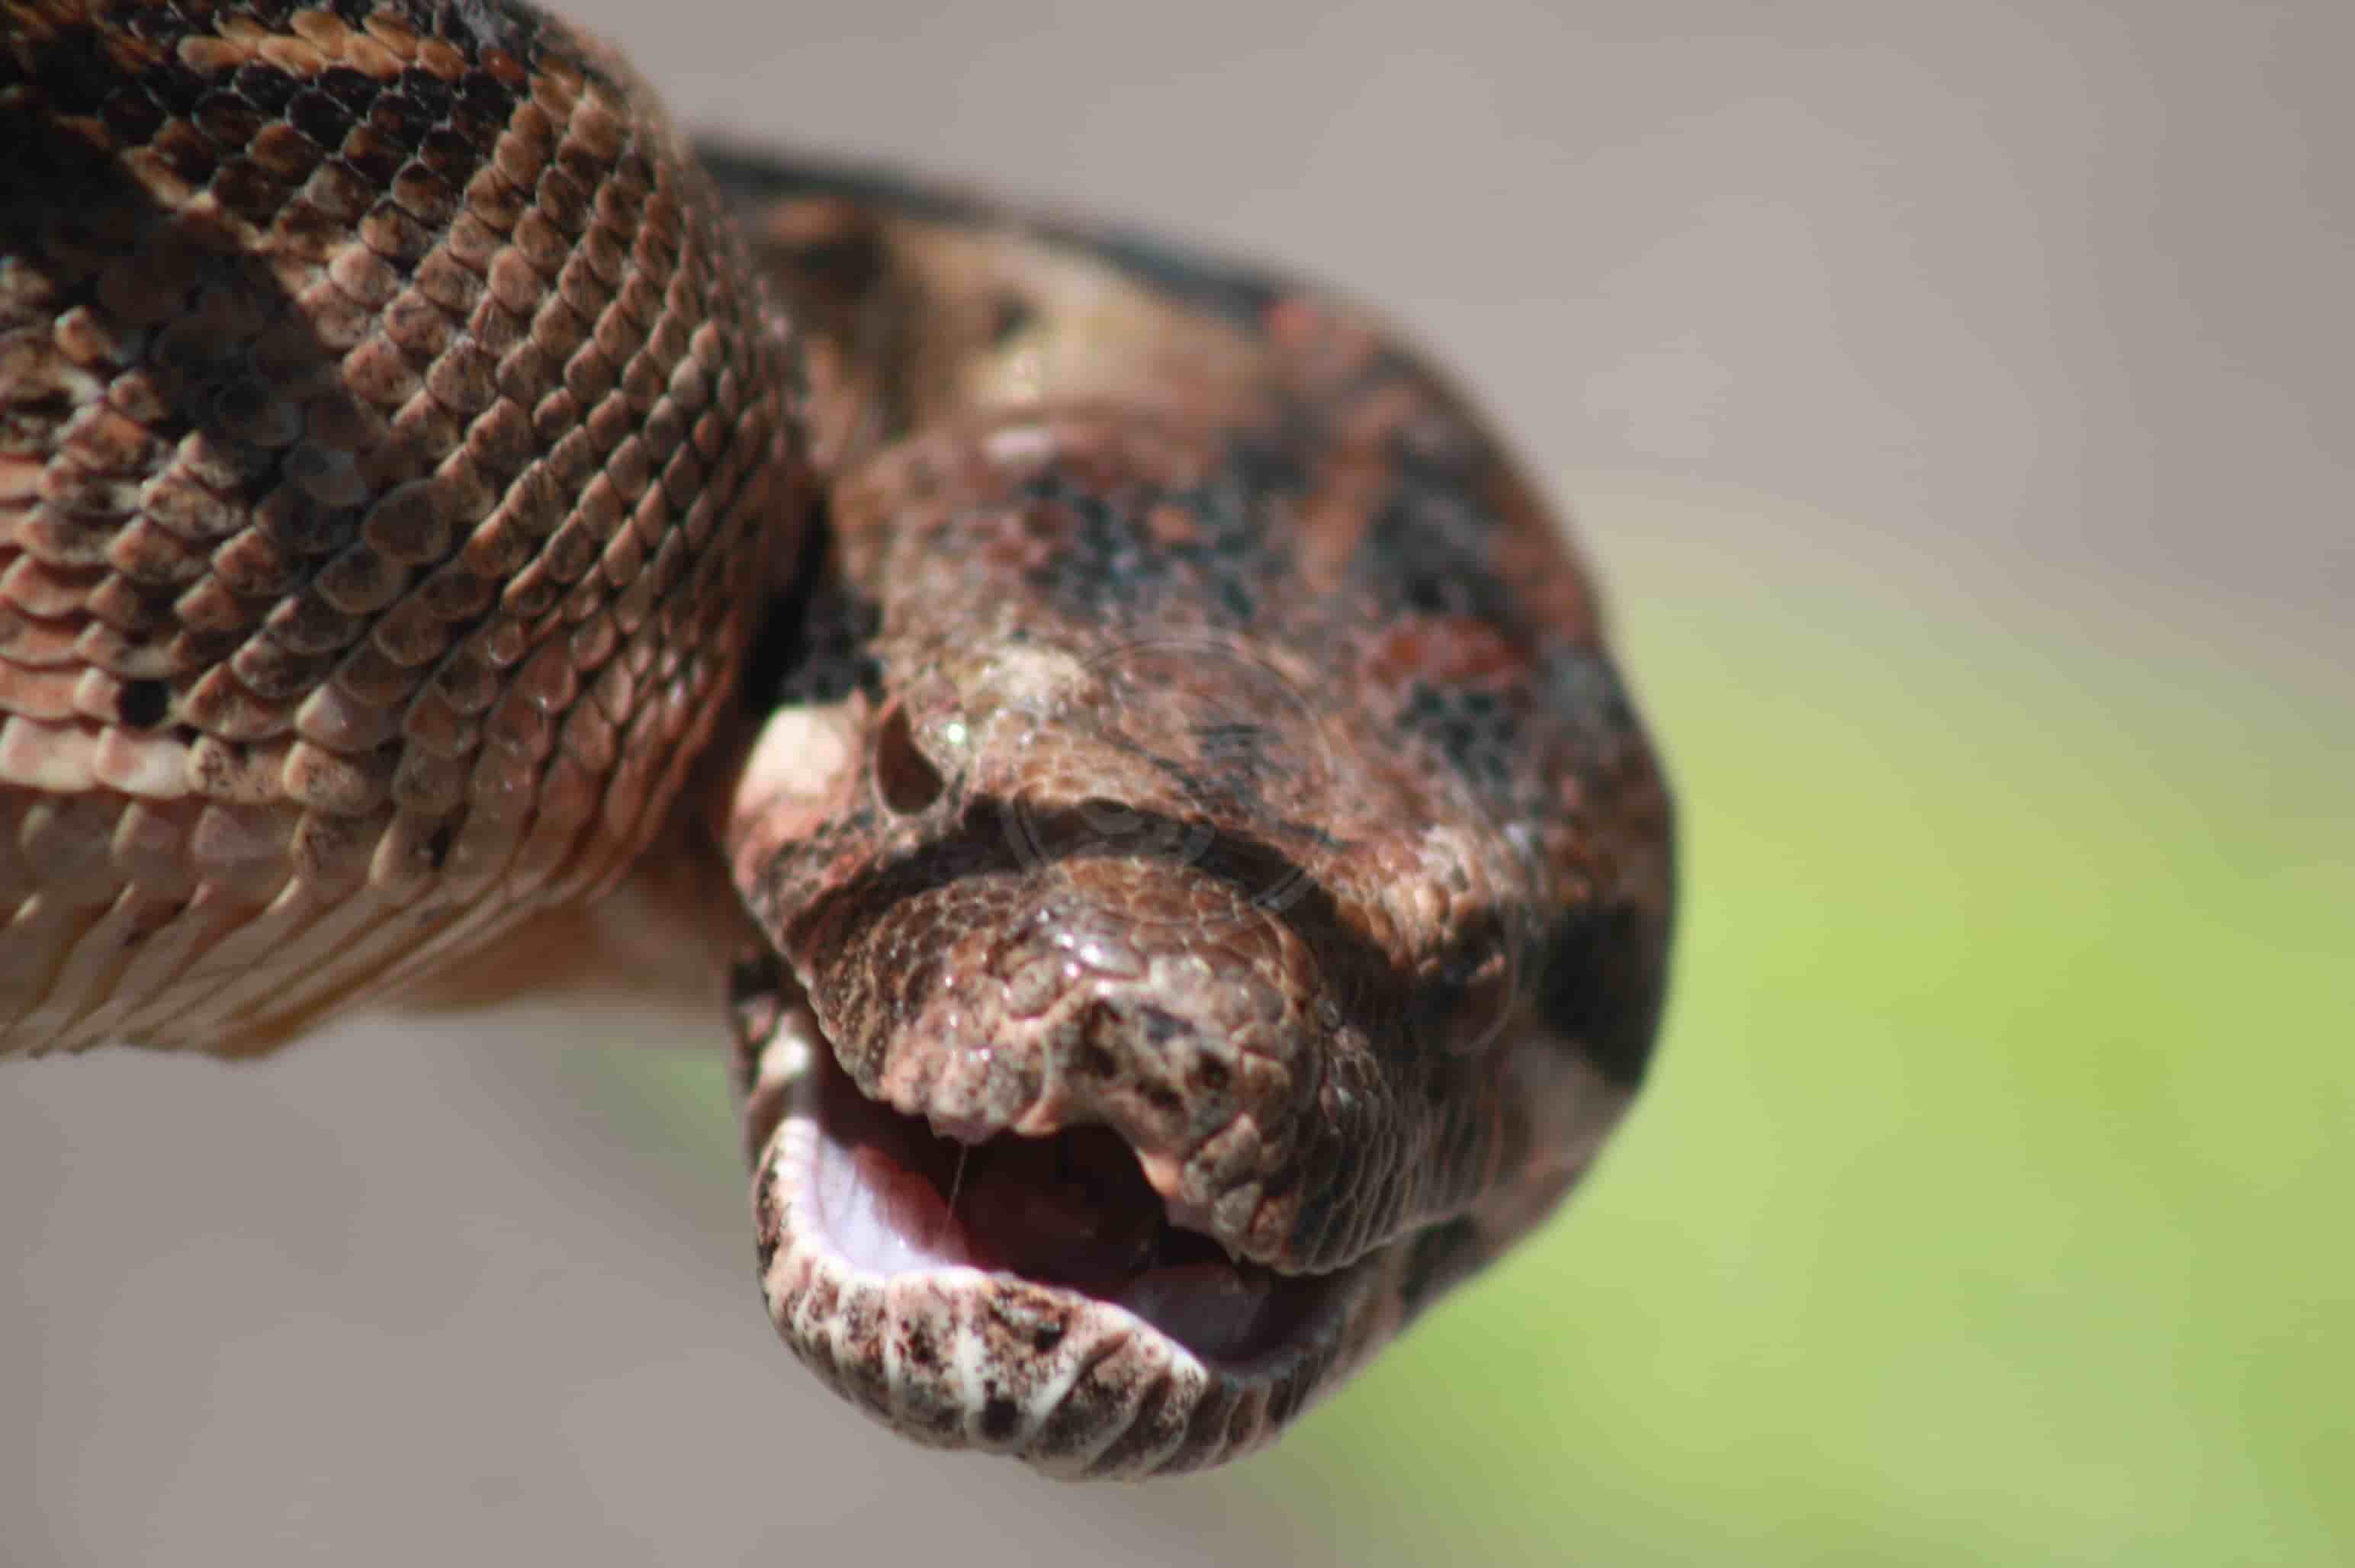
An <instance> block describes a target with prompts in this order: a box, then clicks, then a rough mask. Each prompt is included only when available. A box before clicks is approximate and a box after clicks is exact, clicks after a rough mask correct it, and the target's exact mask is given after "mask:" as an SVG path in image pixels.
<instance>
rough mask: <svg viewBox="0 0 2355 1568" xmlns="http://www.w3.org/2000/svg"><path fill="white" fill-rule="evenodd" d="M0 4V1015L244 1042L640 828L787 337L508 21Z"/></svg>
mask: <svg viewBox="0 0 2355 1568" xmlns="http://www.w3.org/2000/svg"><path fill="white" fill-rule="evenodd" d="M0 16H5V23H6V27H5V34H0V146H5V148H6V153H5V155H4V156H5V165H0V1050H11V1051H13V1050H25V1049H33V1050H39V1049H50V1048H59V1047H79V1046H83V1045H90V1044H95V1043H99V1042H101V1041H102V1040H122V1039H128V1040H138V1041H143V1042H146V1043H152V1044H166V1045H184V1046H194V1047H199V1048H204V1049H211V1050H242V1049H250V1048H254V1047H257V1046H260V1045H263V1044H267V1043H270V1042H271V1041H272V1040H274V1039H276V1038H278V1037H279V1036H281V1035H282V1034H283V1033H285V1032H286V1031H288V1030H289V1029H294V1028H297V1027H299V1026H301V1025H302V1024H304V1022H306V1021H308V1020H309V1019H312V1018H314V1017H315V1016H316V1015H317V1014H318V1013H319V1012H321V1011H323V1010H324V1009H325V1008H328V1007H331V1006H333V1005H335V1004H336V1003H338V1002H340V1001H342V1000H344V999H346V998H348V997H351V996H353V995H355V994H357V993H359V992H362V991H366V990H369V989H372V988H378V987H384V986H387V985H390V984H393V983H396V982H398V981H400V980H401V979H404V978H406V977H409V976H413V975H415V974H417V973H419V972H420V971H421V970H423V969H426V968H429V967H431V966H432V965H437V964H441V963H444V962H446V961H448V959H449V958H450V956H451V955H453V954H454V953H456V952H458V951H459V950H461V949H462V948H464V947H466V946H470V945H474V944H479V943H481V942H483V941H485V940H487V939H489V938H490V937H492V936H494V935H496V934H497V933H499V932H500V931H502V930H504V929H506V928H507V927H508V926H511V925H512V924H514V923H516V922H517V920H519V919H520V918H522V917H523V916H524V915H526V914H527V913H529V912H532V911H534V910H536V909H538V908H541V907H545V906H547V905H549V904H551V903H554V902H557V901H563V900H568V899H571V898H576V897H580V896H582V895H584V894H586V893H589V892H591V891H595V890H597V889H599V888H600V887H602V886H603V885H606V884H608V883H610V882H611V881H612V880H613V879H614V878H615V877H616V876H617V875H618V874H619V872H620V871H621V869H623V868H624V867H625V866H626V865H627V864H628V863H629V861H630V860H631V859H633V858H634V856H635V855H636V854H637V852H638V851H639V850H640V849H641V848H644V847H645V844H646V842H647V841H648V839H649V838H650V837H651V836H652V834H653V833H654V831H655V827H657V825H658V824H659V821H660V819H661V817H662V816H663V814H664V812H665V811H666V808H667V806H668V804H669V802H670V800H671V798H672V796H673V795H675V794H676V792H677V788H678V785H679V784H680V782H681V780H682V777H683V775H684V773H685V770H686V768H687V764H688V763H689V762H690V761H691V759H692V755H693V752H695V750H696V749H697V748H698V746H699V745H700V743H701V742H702V741H703V739H704V737H705V735H706V734H707V732H708V731H709V727H710V725H711V723H712V722H713V720H714V714H715V710H716V709H717V708H718V706H719V699H720V698H721V696H722V694H723V693H724V691H725V689H726V688H727V686H728V684H729V683H730V679H731V677H732V676H733V673H734V670H735V667H736V665H737V663H738V661H739V659H740V658H741V653H742V649H743V647H744V645H745V642H746V640H747V638H748V636H749V635H750V633H751V620H752V617H753V616H754V615H755V614H757V613H758V610H759V604H760V600H761V593H760V590H761V588H762V585H763V584H764V583H765V582H766V581H767V580H768V577H769V574H770V572H771V571H772V570H773V564H774V563H776V562H779V561H783V560H790V559H791V556H790V554H789V553H787V552H789V550H790V548H791V545H792V538H791V536H792V533H793V531H794V526H795V523H796V520H797V518H798V517H799V516H800V513H801V511H802V509H803V500H804V496H803V490H804V487H805V486H804V481H803V480H802V478H801V477H800V475H801V469H800V465H799V464H800V459H799V453H798V448H797V446H796V444H795V443H794V439H793V436H792V434H791V432H790V429H789V413H788V410H787V407H786V401H787V399H788V398H789V396H790V395H791V393H790V382H789V377H790V375H791V374H792V373H793V370H794V356H795V353H796V352H797V350H796V346H795V345H794V344H793V343H792V342H791V341H790V340H789V337H788V335H787V333H786V330H785V328H784V326H783V323H782V321H781V320H780V319H779V318H778V317H777V316H776V315H775V314H774V313H773V311H770V310H768V309H766V308H765V306H764V302H763V301H762V298H760V297H759V296H758V295H757V293H755V292H754V285H752V284H751V283H747V282H746V281H745V280H746V279H747V278H748V277H749V273H748V272H747V270H746V269H745V268H744V266H743V264H742V260H741V251H740V249H739V244H738V241H737V240H736V239H735V237H734V235H733V232H732V230H730V229H728V228H727V227H726V224H725V220H724V219H721V218H720V217H719V215H718V212H717V208H716V206H715V204H714V202H713V199H712V197H711V194H710V192H709V188H708V186H707V184H706V182H705V180H704V178H703V176H702V175H701V174H700V173H699V172H698V170H697V169H696V168H695V167H694V166H693V165H692V163H691V162H690V160H689V159H688V158H687V155H686V153H685V151H684V149H683V146H682V144H680V143H679V141H678V139H677V136H676V134H675V133H673V131H672V130H671V128H670V126H669V125H668V124H667V123H666V122H665V120H664V119H663V118H662V117H661V112H660V111H659V109H656V108H654V107H652V105H653V103H654V100H653V98H652V96H651V95H650V94H649V93H647V92H646V91H645V89H644V88H643V87H642V86H640V85H638V84H636V83H635V82H634V80H631V79H630V77H629V75H628V72H627V69H626V68H625V67H623V66H622V65H621V64H620V63H619V62H618V60H617V59H614V58H613V56H612V55H611V54H609V53H608V52H606V51H605V50H604V49H603V48H602V47H600V46H598V45H596V44H594V43H592V42H591V41H589V40H586V39H584V38H582V37H580V36H578V35H576V34H574V33H572V32H570V30H569V29H566V28H564V27H562V26H560V25H559V24H557V23H555V22H553V21H549V20H547V19H545V18H541V17H538V16H535V15H533V14H530V13H528V12H526V11H524V10H522V9H520V8H518V7H513V6H509V5H492V4H485V3H482V0H468V3H465V4H458V5H450V4H430V3H427V0H357V3H354V0H340V3H338V4H336V5H332V6H328V7H320V8H296V7H291V6H287V5H272V4H267V3H250V4H249V3H232V4H208V3H203V0H178V3H174V4H149V5H138V4H134V5H131V6H130V7H129V8H128V12H127V14H125V11H124V7H123V6H122V5H110V6H106V7H103V8H102V9H101V6H100V5H98V4H97V0H8V3H7V4H6V5H4V6H0Z"/></svg>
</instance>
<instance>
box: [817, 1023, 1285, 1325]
mask: <svg viewBox="0 0 2355 1568" xmlns="http://www.w3.org/2000/svg"><path fill="white" fill-rule="evenodd" d="M823 1054H824V1053H821V1055H823ZM820 1071H821V1072H822V1073H823V1075H824V1082H823V1083H822V1085H821V1088H820V1093H819V1098H818V1115H817V1125H818V1133H819V1140H818V1142H819V1147H818V1154H817V1160H816V1169H815V1172H814V1173H813V1175H814V1178H815V1180H814V1188H813V1193H812V1196H813V1198H814V1200H815V1207H816V1211H817V1214H818V1217H819V1219H820V1221H821V1222H822V1223H823V1224H824V1226H825V1229H826V1236H827V1239H828V1240H829V1241H830V1242H831V1243H833V1245H834V1246H835V1248H836V1249H837V1251H839V1252H840V1253H841V1254H842V1255H843V1256H844V1258H845V1259H846V1260H847V1261H848V1262H850V1263H852V1264H857V1265H858V1266H859V1267H861V1268H865V1269H868V1270H871V1271H873V1272H875V1273H877V1274H880V1275H887V1276H888V1275H894V1274H899V1273H902V1272H904V1271H907V1270H911V1269H935V1268H947V1267H954V1266H960V1265H961V1266H964V1267H970V1268H977V1269H984V1270H988V1271H993V1272H1003V1273H1007V1274H1013V1275H1019V1276H1021V1277H1022V1278H1024V1279H1028V1280H1032V1281H1036V1282H1038V1283H1039V1284H1042V1285H1056V1286H1060V1287H1061V1288H1063V1289H1067V1290H1071V1291H1076V1292H1079V1293H1081V1294H1082V1295H1085V1296H1092V1297H1094V1298H1095V1299H1097V1300H1100V1301H1107V1302H1111V1303H1113V1304H1114V1305H1116V1306H1119V1307H1124V1308H1126V1309H1127V1310H1128V1311H1130V1312H1132V1313H1134V1314H1135V1315H1136V1316H1137V1317H1141V1318H1143V1319H1144V1320H1145V1321H1146V1322H1147V1323H1149V1324H1151V1325H1152V1326H1153V1327H1154V1328H1157V1329H1159V1330H1160V1331H1161V1332H1162V1333H1164V1334H1167V1336H1169V1338H1171V1339H1175V1340H1177V1342H1178V1343H1179V1344H1181V1345H1183V1346H1185V1347H1186V1348H1187V1349H1189V1350H1191V1351H1193V1352H1194V1353H1195V1354H1196V1355H1197V1356H1199V1357H1201V1358H1203V1359H1205V1360H1216V1361H1221V1362H1238V1361H1244V1360H1251V1359H1252V1358H1254V1357H1256V1356H1259V1355H1262V1354H1264V1353H1266V1352H1267V1351H1269V1350H1271V1349H1275V1348H1277V1347H1279V1346H1280V1345H1281V1344H1282V1343H1283V1342H1284V1340H1285V1339H1287V1338H1288V1337H1289V1336H1291V1335H1292V1334H1294V1333H1295V1332H1296V1331H1297V1330H1299V1329H1300V1328H1303V1327H1305V1325H1306V1323H1307V1321H1308V1319H1309V1317H1311V1316H1312V1314H1313V1313H1314V1310H1315V1307H1316V1304H1317V1302H1318V1301H1319V1300H1320V1299H1322V1297H1323V1295H1324V1292H1323V1291H1322V1289H1321V1288H1320V1286H1321V1283H1322V1282H1321V1281H1320V1280H1319V1279H1316V1278H1295V1277H1292V1276H1289V1275H1279V1274H1277V1273H1275V1272H1274V1271H1273V1270H1272V1269H1268V1268H1265V1267H1263V1266H1261V1265H1260V1264H1254V1263H1251V1262H1248V1261H1238V1260H1235V1259H1231V1258H1230V1257H1229V1256H1228V1254H1227V1253H1226V1250H1225V1249H1224V1248H1222V1247H1221V1246H1220V1244H1219V1243H1217V1242H1215V1241H1213V1240H1211V1239H1210V1238H1209V1237H1208V1236H1205V1235H1201V1234H1199V1232H1192V1231H1187V1230H1181V1229H1179V1228H1178V1227H1177V1226H1175V1225H1173V1224H1171V1223H1170V1222H1169V1221H1168V1218H1167V1211H1166V1210H1165V1209H1164V1207H1163V1204H1162V1200H1161V1197H1160V1195H1159V1194H1158V1193H1156V1192H1155V1191H1154V1190H1153V1189H1152V1187H1151V1186H1150V1185H1149V1184H1148V1183H1147V1182H1146V1179H1145V1174H1144V1172H1143V1171H1142V1170H1140V1169H1139V1168H1137V1163H1136V1158H1135V1156H1134V1155H1133V1154H1131V1153H1130V1152H1129V1149H1128V1147H1127V1146H1126V1145H1125V1144H1124V1143H1122V1142H1121V1140H1120V1138H1119V1137H1118V1136H1116V1135H1114V1133H1112V1132H1110V1131H1109V1130H1107V1129H1105V1128H1103V1127H1077V1128H1072V1129H1070V1130H1068V1131H1065V1132H1060V1133H1057V1134H1055V1135H1053V1136H1050V1137H1043V1138H1023V1137H1016V1136H1012V1135H1010V1134H1002V1135H1000V1136H996V1137H992V1138H987V1139H985V1140H983V1141H982V1142H980V1143H975V1144H961V1143H958V1142H955V1141H954V1140H952V1139H949V1138H944V1137H941V1136H937V1135H935V1134H934V1133H933V1132H932V1129H931V1128H930V1127H928V1126H927V1125H925V1124H924V1123H922V1121H919V1120H917V1119H915V1118H913V1117H910V1116H903V1115H900V1114H899V1113H897V1112H895V1111H893V1110H891V1109H890V1107H888V1106H885V1105H879V1104H876V1103H875V1102H873V1101H870V1100H868V1099H867V1098H866V1097H865V1096H863V1095H861V1094H860V1093H858V1089H857V1088H856V1087H855V1086H854V1085H853V1084H852V1083H850V1080H849V1078H848V1077H847V1075H846V1074H845V1073H844V1072H842V1070H841V1069H840V1068H839V1067H838V1066H837V1065H836V1064H835V1063H834V1061H832V1060H831V1058H830V1057H828V1058H827V1059H826V1061H825V1064H824V1066H823V1067H822V1068H821V1070H820Z"/></svg>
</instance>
